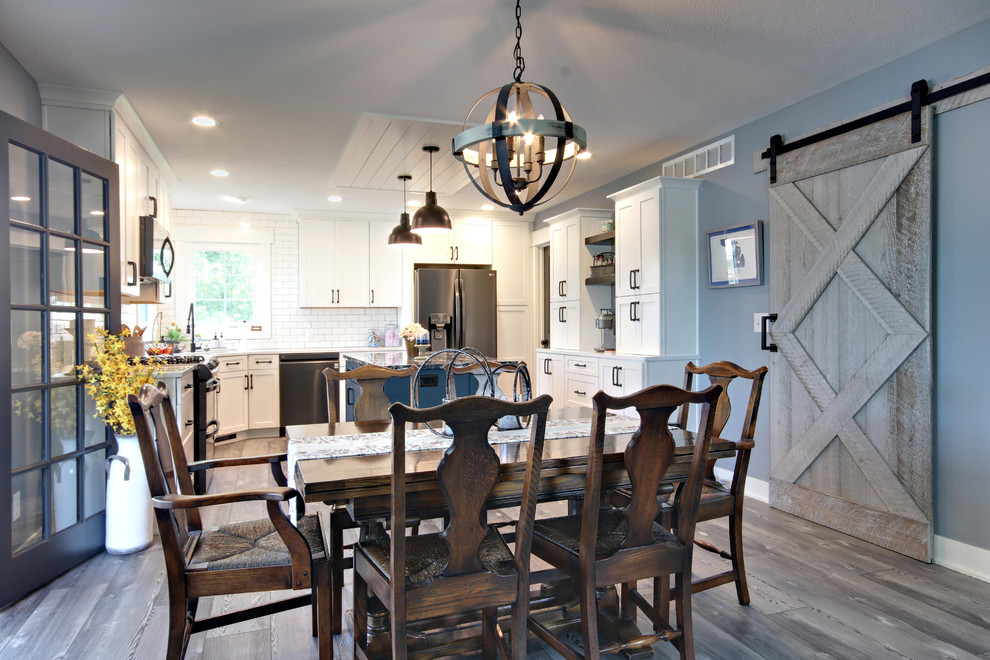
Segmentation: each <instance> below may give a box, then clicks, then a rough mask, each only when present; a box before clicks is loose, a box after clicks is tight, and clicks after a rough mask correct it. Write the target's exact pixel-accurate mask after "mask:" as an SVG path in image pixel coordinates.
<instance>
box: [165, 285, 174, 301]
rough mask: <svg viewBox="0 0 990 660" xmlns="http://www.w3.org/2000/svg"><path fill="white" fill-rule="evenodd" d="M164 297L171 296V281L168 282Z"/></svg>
mask: <svg viewBox="0 0 990 660" xmlns="http://www.w3.org/2000/svg"><path fill="white" fill-rule="evenodd" d="M165 297H166V298H171V297H172V283H171V282H169V283H168V293H166V294H165Z"/></svg>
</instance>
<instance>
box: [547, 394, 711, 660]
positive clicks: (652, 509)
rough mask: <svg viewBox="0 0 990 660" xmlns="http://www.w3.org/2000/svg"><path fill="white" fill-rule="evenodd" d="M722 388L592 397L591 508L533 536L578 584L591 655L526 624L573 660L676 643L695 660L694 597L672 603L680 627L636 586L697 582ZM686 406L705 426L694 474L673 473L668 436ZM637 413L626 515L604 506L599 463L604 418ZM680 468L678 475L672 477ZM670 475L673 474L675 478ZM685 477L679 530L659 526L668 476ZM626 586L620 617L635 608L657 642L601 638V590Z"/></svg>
mask: <svg viewBox="0 0 990 660" xmlns="http://www.w3.org/2000/svg"><path fill="white" fill-rule="evenodd" d="M721 392H722V387H721V386H719V385H713V386H712V387H710V388H708V389H707V390H705V391H704V392H687V391H685V390H682V389H679V388H677V387H674V386H672V385H656V386H653V387H649V388H647V389H644V390H641V391H640V392H637V393H635V394H631V395H629V396H624V397H612V396H609V395H608V394H606V393H604V392H598V393H597V394H595V396H594V397H593V398H592V402H593V408H594V415H593V417H592V422H591V442H590V446H589V448H588V469H587V473H586V476H585V489H584V500H583V502H582V503H581V511H580V513H577V514H574V515H567V516H560V517H556V518H547V519H541V520H538V521H537V522H536V524H535V526H534V528H533V555H534V556H535V557H539V558H540V559H542V560H544V561H546V562H548V563H549V564H551V565H552V566H553V567H555V568H557V569H559V570H561V571H562V572H563V573H564V574H565V575H566V576H568V577H569V578H571V579H573V580H574V583H575V585H576V586H577V590H578V596H579V601H580V612H581V623H580V626H581V637H582V641H583V645H584V653H583V654H582V653H581V652H580V651H579V650H578V649H576V648H575V647H573V646H572V645H570V644H569V643H567V642H566V641H565V640H564V638H562V637H558V633H560V632H561V630H560V629H557V630H555V631H551V629H550V627H548V626H547V625H546V624H545V623H544V622H543V621H541V620H539V619H537V618H536V617H530V618H529V628H530V629H531V630H532V631H533V632H534V633H536V635H537V636H538V637H540V638H541V639H543V640H544V641H545V642H546V643H547V644H549V645H550V647H551V648H553V650H555V651H557V652H558V653H560V654H561V655H563V656H564V657H566V658H593V659H595V660H597V659H598V658H600V657H601V655H602V654H603V653H618V652H620V651H634V650H635V649H642V648H645V647H648V646H650V645H652V644H655V643H656V642H658V641H661V640H666V641H670V642H672V643H673V644H674V646H675V647H676V648H677V650H678V651H679V652H680V656H681V658H693V657H694V637H693V632H692V623H691V593H690V591H691V590H690V589H681V590H680V593H679V594H678V596H677V598H676V599H675V603H676V608H677V621H676V626H674V625H671V623H670V622H669V621H667V620H666V617H664V616H662V614H661V613H660V612H658V610H657V607H656V605H655V602H654V603H653V604H651V603H650V602H648V601H647V599H646V598H645V597H644V596H643V595H642V594H641V593H640V592H639V588H638V582H639V581H640V580H648V579H651V578H656V577H658V576H661V575H673V576H674V578H675V581H676V584H678V585H683V584H690V583H691V558H692V549H693V547H694V544H693V541H694V529H695V518H696V516H697V512H698V503H699V500H700V497H701V482H702V479H703V477H704V471H705V465H706V462H707V460H708V450H709V447H710V445H711V439H712V428H713V426H714V418H715V405H714V404H715V401H716V400H717V399H718V397H719V395H720V394H721ZM685 403H697V404H701V406H702V412H701V422H700V424H699V426H698V431H697V435H696V440H695V446H694V451H693V454H692V456H691V464H690V467H689V468H687V470H686V475H685V474H684V466H681V465H677V466H674V439H673V437H672V435H671V432H670V430H669V429H668V426H667V424H668V421H669V419H670V417H671V415H672V414H673V413H674V412H675V411H676V410H677V409H678V408H679V407H680V406H681V405H683V404H685ZM628 407H635V408H636V411H637V412H638V413H639V418H640V424H639V429H638V430H637V431H636V432H635V433H633V435H632V438H631V439H630V440H629V443H628V444H627V446H626V448H625V453H624V463H625V469H626V471H627V472H628V474H629V479H630V482H631V484H632V486H631V490H630V499H629V503H628V504H627V505H626V506H625V507H624V508H613V507H608V506H604V507H603V506H602V487H603V484H602V461H603V453H604V444H605V417H606V414H607V413H608V411H609V410H621V409H623V408H628ZM672 467H673V470H672ZM668 472H669V473H670V474H668ZM676 473H679V474H677V476H678V477H679V478H680V477H685V476H686V481H685V483H684V484H683V486H682V487H681V488H679V489H678V491H677V499H676V501H675V504H674V506H675V508H676V510H677V521H678V526H677V530H676V531H672V530H670V529H665V528H663V527H661V526H660V524H659V523H657V522H656V520H657V518H658V516H659V514H660V502H659V501H658V499H657V492H658V491H659V488H660V486H661V483H662V482H663V481H664V478H665V477H673V476H675V474H676ZM614 584H621V585H622V591H621V599H620V606H621V610H622V612H620V613H618V614H619V618H620V619H621V618H625V616H628V617H629V619H630V620H631V621H633V622H634V621H635V619H636V609H637V608H638V609H640V610H642V612H643V614H645V615H646V616H647V618H649V619H650V621H651V622H652V623H653V629H654V632H653V634H647V635H642V634H639V631H638V630H632V632H631V635H630V636H629V637H628V638H626V639H621V640H610V641H609V643H607V644H606V645H604V646H602V645H601V644H600V640H599V614H600V612H599V608H598V603H597V601H596V588H600V587H605V586H608V585H614Z"/></svg>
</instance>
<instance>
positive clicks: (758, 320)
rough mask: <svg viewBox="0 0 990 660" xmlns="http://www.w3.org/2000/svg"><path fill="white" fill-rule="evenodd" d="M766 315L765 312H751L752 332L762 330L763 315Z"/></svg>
mask: <svg viewBox="0 0 990 660" xmlns="http://www.w3.org/2000/svg"><path fill="white" fill-rule="evenodd" d="M766 315H767V312H758V313H756V314H753V332H762V331H763V317H764V316H766Z"/></svg>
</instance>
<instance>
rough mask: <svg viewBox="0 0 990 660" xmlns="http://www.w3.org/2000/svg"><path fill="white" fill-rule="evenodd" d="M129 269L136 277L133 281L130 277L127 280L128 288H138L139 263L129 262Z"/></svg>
mask: <svg viewBox="0 0 990 660" xmlns="http://www.w3.org/2000/svg"><path fill="white" fill-rule="evenodd" d="M127 267H128V268H130V269H131V274H132V275H133V276H134V278H133V279H131V278H130V277H128V278H127V286H137V283H138V274H137V262H136V261H128V262H127Z"/></svg>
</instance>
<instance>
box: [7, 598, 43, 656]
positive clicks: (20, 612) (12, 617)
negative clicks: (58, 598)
mask: <svg viewBox="0 0 990 660" xmlns="http://www.w3.org/2000/svg"><path fill="white" fill-rule="evenodd" d="M49 586H50V585H46V586H44V587H42V588H41V589H38V590H37V591H35V592H34V593H31V594H28V595H27V596H26V597H24V598H22V599H21V600H19V601H17V602H16V603H14V604H13V605H11V606H10V607H8V608H7V609H5V610H3V612H0V651H3V649H4V647H5V646H7V643H8V642H10V640H11V639H12V638H13V637H14V635H16V634H17V631H18V630H20V629H21V626H23V625H24V623H25V622H26V621H27V620H28V619H29V618H31V615H32V614H33V613H34V611H35V609H37V607H38V606H39V605H40V604H41V601H42V600H44V598H45V596H46V595H47V594H48V591H49Z"/></svg>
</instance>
